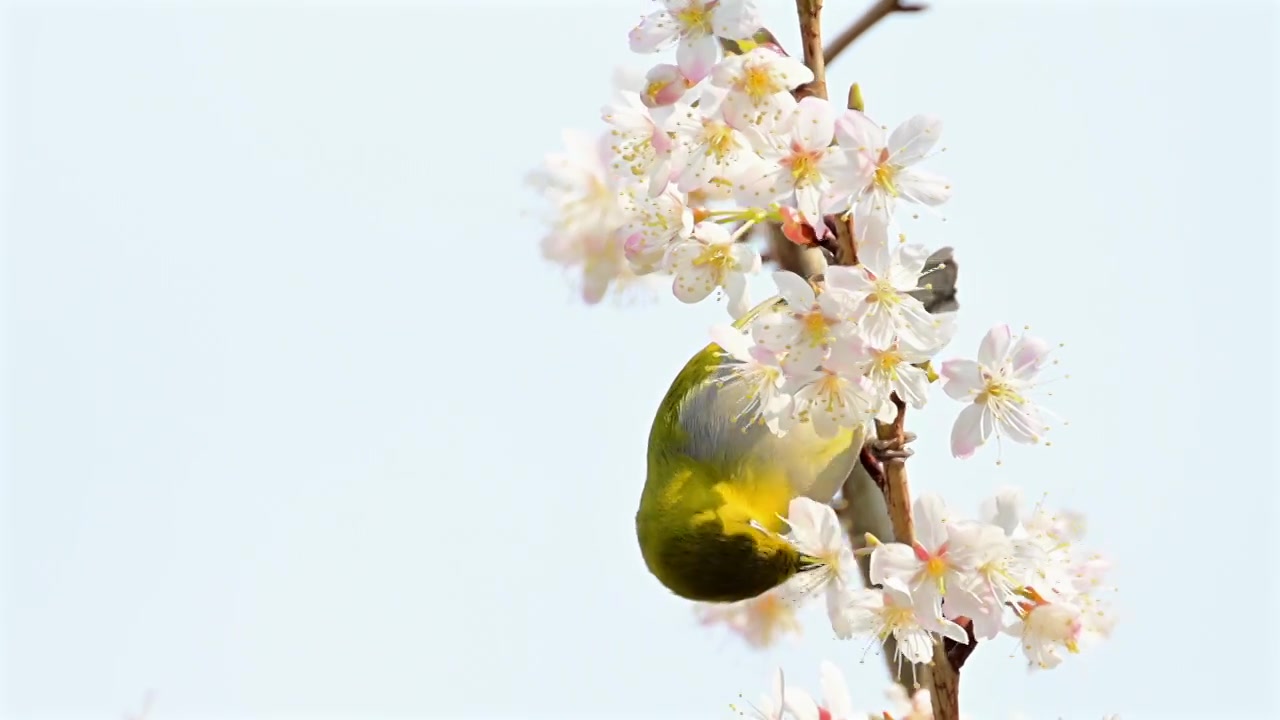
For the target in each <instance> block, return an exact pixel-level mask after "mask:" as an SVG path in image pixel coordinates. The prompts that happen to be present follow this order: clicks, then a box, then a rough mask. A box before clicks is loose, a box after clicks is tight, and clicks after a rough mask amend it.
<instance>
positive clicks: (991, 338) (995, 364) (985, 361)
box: [978, 325, 1013, 372]
mask: <svg viewBox="0 0 1280 720" xmlns="http://www.w3.org/2000/svg"><path fill="white" fill-rule="evenodd" d="M1012 338H1013V331H1011V330H1010V329H1009V326H1008V325H996V326H995V327H993V328H991V329H990V330H988V331H987V334H986V336H985V337H983V338H982V344H981V345H979V346H978V362H979V363H981V364H982V365H984V366H985V367H986V368H988V369H989V370H992V371H993V372H994V371H995V370H996V368H999V367H1000V366H1001V365H1003V364H1004V359H1005V357H1006V356H1007V355H1008V354H1009V342H1010V341H1011V340H1012Z"/></svg>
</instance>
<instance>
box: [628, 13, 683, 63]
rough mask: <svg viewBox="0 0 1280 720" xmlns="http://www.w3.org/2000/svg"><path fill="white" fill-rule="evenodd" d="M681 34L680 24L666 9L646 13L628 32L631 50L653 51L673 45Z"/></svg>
mask: <svg viewBox="0 0 1280 720" xmlns="http://www.w3.org/2000/svg"><path fill="white" fill-rule="evenodd" d="M679 34H680V24H679V23H677V22H676V21H675V18H673V17H671V14H670V13H668V12H667V11H665V10H659V11H658V12H655V13H651V14H649V15H646V16H645V17H644V18H643V19H642V20H640V24H639V25H637V26H635V28H633V29H632V30H631V32H630V33H628V34H627V40H628V41H630V43H631V52H637V53H651V52H657V51H659V50H662V49H663V48H667V47H670V46H671V43H672V42H674V41H675V39H676V37H677V36H678V35H679Z"/></svg>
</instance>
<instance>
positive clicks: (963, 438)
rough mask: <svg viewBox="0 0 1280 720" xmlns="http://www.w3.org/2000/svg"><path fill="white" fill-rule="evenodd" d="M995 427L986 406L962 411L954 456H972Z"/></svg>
mask: <svg viewBox="0 0 1280 720" xmlns="http://www.w3.org/2000/svg"><path fill="white" fill-rule="evenodd" d="M994 425H995V423H994V418H992V416H991V413H990V412H989V411H988V410H987V406H986V405H979V404H977V403H974V404H972V405H969V406H968V407H966V408H965V409H964V410H961V411H960V415H959V416H957V417H956V424H955V425H953V426H952V427H951V454H952V456H954V457H957V458H960V459H962V460H963V459H964V458H967V457H970V456H972V455H973V452H974V451H975V450H977V449H978V448H979V447H981V446H982V444H983V443H985V442H986V441H987V438H988V437H990V436H991V432H992V430H993V429H994ZM873 559H874V558H873Z"/></svg>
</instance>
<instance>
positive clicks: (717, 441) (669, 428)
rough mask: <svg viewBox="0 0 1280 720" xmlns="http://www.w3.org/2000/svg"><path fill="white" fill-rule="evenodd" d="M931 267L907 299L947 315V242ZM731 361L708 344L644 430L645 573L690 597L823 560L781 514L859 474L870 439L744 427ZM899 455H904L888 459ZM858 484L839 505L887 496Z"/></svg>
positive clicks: (762, 586)
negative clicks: (798, 544)
mask: <svg viewBox="0 0 1280 720" xmlns="http://www.w3.org/2000/svg"><path fill="white" fill-rule="evenodd" d="M943 263H946V264H945V265H943ZM928 265H930V266H942V267H944V268H945V269H946V272H945V273H943V274H942V275H943V276H942V277H941V278H939V276H938V275H934V276H933V277H934V278H935V281H934V282H933V283H932V284H931V287H929V288H928V289H921V290H920V291H918V292H916V293H912V294H913V295H916V296H917V297H918V298H919V299H920V300H921V301H922V302H924V303H925V307H926V308H927V309H929V310H930V311H931V312H943V311H950V310H954V309H955V307H956V303H955V284H954V283H955V264H954V261H953V260H952V259H951V254H950V248H943V249H942V250H939V251H938V252H937V253H935V254H934V256H933V257H931V258H930V259H929V263H928ZM781 305H785V301H783V300H781V299H780V298H773V299H771V300H768V301H765V302H764V303H762V304H761V305H759V306H758V307H756V308H755V309H753V310H752V311H751V312H750V313H748V314H747V315H746V316H744V317H742V318H740V319H739V320H738V321H737V322H735V323H734V327H735V328H738V329H739V330H741V329H742V328H744V327H746V326H747V325H748V324H750V322H751V321H752V320H753V319H754V318H755V317H756V316H758V315H760V314H762V313H764V312H767V311H769V310H773V309H775V308H777V307H779V306H781ZM732 362H734V360H733V359H732V358H731V357H730V356H729V355H728V354H727V353H726V352H725V351H724V350H723V348H721V347H720V346H719V345H717V344H715V343H711V344H710V345H707V346H706V347H705V348H703V350H702V351H701V352H699V353H698V354H697V355H694V356H693V358H692V359H690V360H689V362H688V363H687V364H686V365H685V366H684V369H683V370H681V371H680V374H679V375H677V376H676V379H675V381H674V382H673V383H672V384H671V388H670V389H669V390H668V391H667V394H666V397H664V398H663V399H662V404H661V405H660V406H659V408H658V413H657V416H656V417H655V418H654V421H653V427H652V429H651V430H650V432H649V457H648V474H647V477H646V479H645V485H644V491H643V493H642V494H641V497H640V507H639V510H638V511H637V512H636V535H637V537H638V539H639V541H640V551H641V554H642V555H643V556H644V561H645V564H646V565H647V566H648V567H649V571H650V572H651V573H653V575H654V576H655V577H657V578H658V580H659V581H661V582H662V584H663V585H665V586H666V587H667V588H668V589H669V590H671V591H672V592H674V593H675V594H676V595H679V596H680V597H683V598H687V599H689V600H698V601H704V602H735V601H739V600H746V599H748V598H753V597H756V596H757V595H760V594H762V593H765V592H767V591H769V590H771V589H773V588H774V587H777V586H778V585H781V584H782V583H784V582H786V581H787V580H789V579H790V578H792V577H793V576H795V575H796V574H797V573H801V572H805V571H807V570H812V569H815V568H818V567H821V566H822V561H821V560H820V559H818V558H814V557H809V556H806V555H803V554H802V553H800V552H799V551H798V550H797V549H796V548H795V546H793V545H792V544H791V543H789V542H787V541H786V540H783V539H782V538H781V537H780V536H779V535H778V534H777V533H781V532H785V531H786V525H785V523H784V522H783V520H782V518H785V517H786V516H787V512H788V506H789V505H790V503H791V500H792V499H793V498H796V497H799V496H805V497H808V498H811V499H813V500H816V501H818V502H830V501H831V499H832V498H833V497H834V496H835V494H836V492H837V491H839V490H840V487H841V485H842V484H843V483H844V481H845V479H846V478H848V477H849V475H850V473H851V472H853V471H855V469H856V470H859V471H861V472H863V473H865V472H866V469H865V467H864V466H862V464H861V463H860V462H859V460H860V455H861V452H862V448H863V445H864V443H866V442H867V438H866V436H865V434H864V432H863V431H862V430H857V431H855V430H852V429H845V430H843V431H841V432H839V433H838V434H837V435H836V436H835V437H832V438H823V437H820V436H819V435H818V434H817V432H816V431H814V429H813V426H812V424H810V423H804V424H800V425H797V426H794V427H792V428H790V429H789V430H788V431H787V433H786V434H785V435H783V436H781V437H779V436H778V435H775V434H774V433H773V431H772V430H770V429H769V428H768V427H766V426H765V425H763V424H760V423H758V422H751V421H750V414H749V413H748V414H746V415H744V414H743V410H744V409H745V408H746V407H747V406H748V405H749V403H750V402H751V401H752V398H751V397H750V388H749V386H748V384H747V383H746V382H745V381H743V380H741V379H740V378H739V377H738V376H736V375H734V374H732V373H726V372H724V369H725V367H726V365H728V364H729V363H732ZM871 445H872V446H873V447H872V448H871V449H872V454H873V455H874V456H876V459H877V460H880V459H884V458H885V457H886V455H885V454H883V451H884V448H880V447H875V446H877V445H879V443H875V442H872V443H871ZM904 452H905V453H907V454H909V452H910V451H902V450H901V449H898V450H896V451H890V452H889V454H888V456H895V455H896V456H898V457H902V456H904V455H903V453H904ZM865 479H866V480H868V481H869V477H868V478H865ZM853 486H854V487H855V488H860V489H858V490H857V492H859V493H862V494H861V495H859V496H858V497H851V498H845V501H846V502H850V503H860V502H876V503H878V502H882V501H881V499H880V498H879V491H878V490H876V487H875V485H874V484H873V483H870V482H858V483H853ZM868 488H869V490H870V492H868V491H867V489H868ZM761 528H763V529H761ZM878 532H888V530H887V528H885V529H884V530H883V531H878Z"/></svg>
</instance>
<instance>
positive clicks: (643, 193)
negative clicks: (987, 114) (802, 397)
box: [533, 0, 951, 342]
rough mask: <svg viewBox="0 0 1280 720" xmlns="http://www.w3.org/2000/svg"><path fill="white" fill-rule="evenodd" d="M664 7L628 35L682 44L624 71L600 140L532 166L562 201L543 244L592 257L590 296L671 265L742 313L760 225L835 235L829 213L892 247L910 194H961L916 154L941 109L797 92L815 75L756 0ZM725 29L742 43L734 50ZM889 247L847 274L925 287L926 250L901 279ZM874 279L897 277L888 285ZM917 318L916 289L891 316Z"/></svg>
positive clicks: (689, 290)
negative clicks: (667, 59) (849, 106)
mask: <svg viewBox="0 0 1280 720" xmlns="http://www.w3.org/2000/svg"><path fill="white" fill-rule="evenodd" d="M664 5H665V7H664V9H662V10H659V11H657V12H655V13H652V14H650V15H648V16H646V17H645V18H643V19H642V21H641V22H640V24H639V25H638V26H637V27H636V28H635V29H634V30H633V31H632V32H631V35H630V42H631V48H632V49H633V50H634V51H636V52H638V53H646V54H647V53H653V52H657V51H660V50H664V49H668V48H670V47H672V46H673V45H674V46H676V48H677V50H676V63H675V64H674V65H673V64H669V63H660V64H658V65H655V66H654V67H652V68H651V69H650V70H649V71H648V72H647V73H646V74H645V75H644V77H643V78H641V77H638V76H636V77H631V76H624V77H620V78H619V79H618V80H617V81H616V83H615V84H616V85H617V88H616V95H617V97H616V98H615V99H614V100H613V101H612V102H611V103H609V104H608V105H606V106H605V107H604V108H603V111H602V115H603V119H604V121H605V123H606V124H607V129H606V130H605V131H604V132H603V134H602V135H601V136H600V137H599V138H598V141H597V142H595V143H592V142H591V141H589V140H584V139H583V138H581V137H580V136H577V135H573V136H571V137H566V145H568V146H569V150H568V152H567V153H565V154H556V155H551V156H549V157H548V158H547V161H546V167H545V168H544V169H543V170H542V171H541V172H539V173H536V174H535V175H534V177H533V180H534V182H535V183H536V184H537V185H538V186H539V187H540V188H542V189H543V191H544V193H545V196H546V199H547V200H548V201H549V203H550V204H551V206H552V215H553V217H552V219H551V223H550V224H551V229H550V230H551V231H550V233H549V234H548V235H547V236H546V238H545V239H544V242H543V249H544V254H545V255H546V257H547V258H548V259H550V260H552V261H554V262H558V263H560V264H562V265H565V266H567V267H572V268H580V269H581V273H582V289H583V297H584V298H585V299H586V300H587V301H588V302H593V303H594V302H598V301H599V300H600V299H601V298H602V297H603V296H604V294H605V292H606V291H607V290H608V288H609V286H610V285H611V284H613V283H620V284H625V283H626V282H627V281H629V280H631V279H633V278H635V277H637V276H641V275H648V274H654V273H662V274H668V275H670V276H671V278H672V280H671V287H672V290H673V292H674V294H675V296H676V297H677V298H679V299H680V300H681V301H683V302H686V303H696V302H700V301H702V300H703V299H705V298H707V297H709V296H711V295H712V294H713V293H722V294H723V295H724V296H725V297H727V298H728V300H729V303H728V307H729V311H730V313H731V314H732V315H733V316H734V317H740V316H741V315H743V314H744V313H745V312H746V311H747V309H748V308H749V306H750V301H749V299H748V298H747V282H746V278H747V276H749V275H753V274H755V273H758V272H759V271H760V270H761V268H762V262H761V257H760V254H759V252H758V250H757V249H756V248H755V247H754V246H752V245H751V244H750V243H749V242H748V240H749V237H748V231H749V230H750V229H751V228H752V227H753V226H755V225H756V224H757V223H761V222H764V221H771V222H776V223H781V224H782V225H783V227H784V229H785V230H786V232H787V235H788V237H791V238H792V239H793V240H795V241H797V242H801V243H809V242H813V241H814V240H815V239H822V238H826V237H829V236H830V235H832V228H831V227H830V225H829V223H828V221H827V220H826V219H825V218H829V217H837V218H841V219H842V221H846V222H851V223H852V226H853V227H855V228H865V230H860V231H859V232H858V233H857V234H858V235H859V241H860V242H861V243H866V244H870V245H884V244H885V243H886V242H887V237H888V236H887V233H888V232H889V228H890V226H891V225H892V211H893V209H894V207H895V206H896V205H897V203H899V202H901V201H905V202H911V203H920V204H924V205H938V204H941V203H942V202H945V201H946V200H947V198H948V197H949V196H950V193H951V189H950V184H949V183H948V182H947V181H946V180H945V179H943V178H941V177H938V176H936V175H933V174H930V173H927V172H924V171H922V170H919V169H917V168H915V167H913V166H914V165H916V164H917V163H919V162H920V161H921V160H924V159H925V158H926V157H928V156H929V155H930V153H931V151H932V149H933V147H934V146H935V145H936V143H937V141H938V139H939V135H940V132H941V123H940V121H939V120H938V119H937V118H935V117H932V116H927V115H920V116H916V117H913V118H911V119H909V120H907V121H906V122H904V123H903V124H902V125H901V126H899V127H898V128H897V129H896V130H894V131H893V132H892V133H890V134H888V135H887V136H886V133H885V132H884V130H883V129H882V128H881V127H880V126H879V125H877V124H876V123H875V122H874V121H872V120H871V119H870V118H869V117H868V116H867V115H865V114H864V113H862V112H860V111H858V110H840V109H838V108H837V107H836V106H834V105H833V104H832V103H830V102H828V101H827V100H826V99H824V98H819V97H806V98H804V99H802V100H799V101H797V100H796V99H795V97H794V95H793V91H794V90H795V89H796V88H797V87H799V86H800V85H802V84H804V83H807V82H809V81H811V80H813V73H812V72H811V71H810V70H809V69H808V68H807V67H805V65H804V64H803V63H801V62H800V61H799V60H797V59H795V58H792V57H789V56H787V55H786V54H785V53H784V52H783V51H782V50H781V48H779V47H777V46H776V45H773V44H758V43H756V42H755V41H753V40H752V39H751V38H752V37H753V36H754V34H755V33H756V32H757V31H758V30H760V29H761V27H762V25H761V21H760V18H759V16H758V14H757V13H756V11H755V9H754V3H753V2H748V1H746V0H716V1H711V0H665V2H664ZM721 40H726V41H732V44H733V46H734V47H736V48H737V49H738V51H737V52H733V53H727V52H724V51H722V50H721V42H720V41H721ZM730 228H732V229H730ZM867 252H868V253H869V254H872V253H871V251H870V250H868V251H867ZM876 252H878V253H879V254H880V256H881V257H879V258H878V262H879V265H878V266H873V265H872V264H871V263H869V262H868V263H864V265H863V266H862V269H861V270H859V271H857V272H856V275H857V276H858V277H857V278H854V279H848V283H852V284H853V285H855V286H858V287H861V288H862V290H861V291H862V292H864V293H865V292H879V293H881V294H883V293H884V292H886V288H897V289H905V290H911V289H914V288H915V287H916V286H915V282H916V280H917V278H918V276H919V268H918V267H917V268H916V272H915V275H914V276H911V277H907V275H908V274H909V269H910V268H911V267H913V266H914V265H915V261H916V260H917V259H920V260H923V258H924V257H927V255H928V254H927V253H924V254H923V255H920V256H919V258H917V257H916V255H917V254H919V253H917V252H914V251H913V252H910V253H907V254H906V259H905V260H904V261H903V262H904V264H903V265H902V267H900V268H898V274H897V275H895V276H894V277H892V278H891V277H890V276H889V275H887V274H885V273H886V272H887V271H888V267H889V265H888V264H891V263H894V262H897V261H898V259H899V257H900V256H901V255H902V254H901V253H898V252H890V251H889V250H888V248H883V249H881V250H878V251H876ZM876 267H879V269H880V272H877V271H876ZM877 281H882V282H880V283H879V284H880V285H885V283H888V285H885V288H880V289H878V290H877V289H875V288H877V287H879V286H878V285H877ZM848 283H847V284H848ZM891 297H892V293H891V294H890V295H885V296H884V297H883V298H882V299H883V300H884V301H886V302H888V301H889V300H890V299H891ZM907 315H910V316H911V318H910V322H911V323H914V324H915V325H921V326H924V325H927V324H928V318H927V317H926V316H925V313H923V310H922V309H921V308H920V307H919V302H918V301H917V302H915V303H914V305H912V306H910V307H907V308H905V309H902V310H900V311H898V312H895V313H894V317H903V316H907ZM875 324H876V326H877V327H878V328H879V332H880V334H879V335H873V336H872V337H873V338H879V339H881V340H883V341H885V342H887V341H888V340H889V335H888V334H886V333H887V332H888V330H887V328H889V327H890V326H891V324H892V318H889V317H884V318H881V317H880V313H876V317H875Z"/></svg>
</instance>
